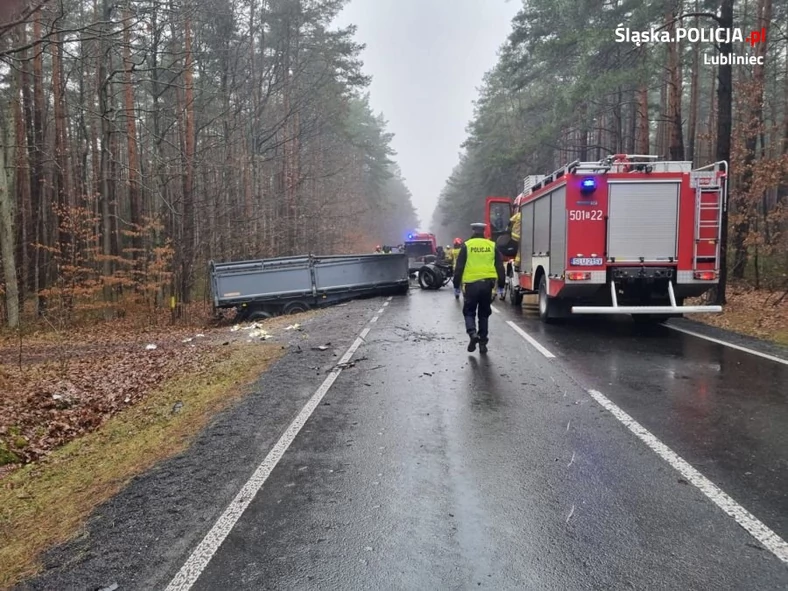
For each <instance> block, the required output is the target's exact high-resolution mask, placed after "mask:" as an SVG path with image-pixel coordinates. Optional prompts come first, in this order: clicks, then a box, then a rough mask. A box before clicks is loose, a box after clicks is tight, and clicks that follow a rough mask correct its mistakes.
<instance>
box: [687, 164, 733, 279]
mask: <svg viewBox="0 0 788 591" xmlns="http://www.w3.org/2000/svg"><path fill="white" fill-rule="evenodd" d="M727 177H728V163H727V162H725V161H720V162H715V163H714V164H709V165H708V166H704V167H702V168H697V169H695V170H693V171H692V173H691V174H690V186H691V187H693V188H694V189H695V235H694V236H693V238H694V240H693V245H692V272H693V276H696V275H697V274H698V273H702V272H703V271H700V270H699V268H698V264H699V263H701V262H704V263H710V262H713V263H714V271H713V272H714V276H715V278H716V277H718V276H719V272H720V248H721V246H720V244H721V241H722V212H723V211H725V209H726V208H727V180H728V179H727ZM704 212H709V214H711V215H709V214H705V213H704ZM701 243H712V244H714V245H715V253H714V257H700V256H698V247H699V246H700V244H701ZM706 272H707V273H708V271H706Z"/></svg>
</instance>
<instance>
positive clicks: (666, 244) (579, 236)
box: [488, 154, 728, 322]
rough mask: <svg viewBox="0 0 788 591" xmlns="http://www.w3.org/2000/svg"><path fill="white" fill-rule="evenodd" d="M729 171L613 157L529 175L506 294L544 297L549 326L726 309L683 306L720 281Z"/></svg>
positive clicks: (722, 166) (720, 166)
mask: <svg viewBox="0 0 788 591" xmlns="http://www.w3.org/2000/svg"><path fill="white" fill-rule="evenodd" d="M727 172H728V165H727V163H726V162H717V163H714V164H710V165H709V166H706V167H703V168H699V169H695V170H693V169H692V163H691V162H678V161H663V160H660V159H659V157H657V156H640V155H625V154H617V155H614V156H610V157H608V158H606V159H603V160H601V161H599V162H580V161H575V162H572V163H570V164H567V165H566V166H563V167H562V168H560V169H558V170H556V171H555V172H553V173H552V174H550V175H547V176H545V177H542V178H540V177H528V178H527V179H526V181H525V187H524V191H523V193H522V194H521V195H519V196H518V197H517V199H516V200H515V203H516V204H517V206H516V208H515V211H516V209H519V210H520V211H521V212H522V238H521V240H520V244H519V249H520V265H519V268H515V267H514V265H513V264H512V262H509V263H508V264H507V282H508V288H509V300H510V301H511V303H512V304H513V305H515V306H520V305H521V304H522V300H523V296H524V295H525V294H538V296H539V297H538V300H539V316H540V318H541V319H542V321H544V322H551V321H552V320H554V319H556V318H563V317H567V316H569V315H571V314H632V315H633V318H635V319H636V320H640V321H647V322H662V321H664V320H666V319H668V318H671V317H678V316H681V315H682V314H685V313H693V314H694V313H699V312H721V311H722V308H721V307H720V306H684V305H683V302H684V299H685V298H688V297H696V296H700V295H702V294H703V293H705V292H707V291H708V290H709V289H711V288H712V287H714V286H715V285H716V284H717V283H718V281H719V261H720V237H721V228H722V224H721V220H722V211H723V209H724V208H725V207H726V204H727V176H728V175H727ZM493 204H494V203H493ZM491 205H492V204H491ZM488 207H490V205H488Z"/></svg>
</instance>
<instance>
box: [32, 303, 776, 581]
mask: <svg viewBox="0 0 788 591" xmlns="http://www.w3.org/2000/svg"><path fill="white" fill-rule="evenodd" d="M526 302H528V300H526ZM380 305H381V301H380V300H378V301H365V302H353V303H352V304H351V305H350V306H349V307H345V308H338V309H334V310H330V311H327V312H326V314H325V315H324V316H323V317H320V318H317V319H315V320H311V321H309V322H308V323H307V324H306V329H307V332H308V333H309V335H305V336H304V337H303V338H304V339H305V340H303V341H302V342H301V344H302V345H303V353H299V354H296V353H295V352H293V351H291V354H289V355H288V356H286V357H285V358H284V359H283V360H282V361H281V362H279V363H278V364H277V365H276V366H275V367H274V368H273V369H272V370H271V372H269V374H266V376H263V377H262V378H261V381H260V387H259V391H258V392H256V393H255V394H253V395H252V396H250V397H249V398H247V399H246V400H244V401H243V402H241V403H240V404H239V405H238V406H236V407H235V408H234V409H231V410H229V411H228V412H227V413H224V414H223V415H222V416H220V417H218V418H217V420H216V421H215V422H214V423H213V424H212V425H211V426H210V427H209V428H208V429H207V430H206V432H205V433H204V434H203V436H202V437H201V438H199V439H198V441H197V442H196V444H195V445H194V446H193V448H192V449H190V450H189V451H188V452H186V453H185V454H183V455H182V456H180V457H178V458H174V459H173V460H170V461H168V462H165V463H163V465H161V466H159V467H158V468H157V469H156V470H155V471H153V472H152V473H150V474H148V475H145V476H143V477H141V478H139V479H135V481H134V482H133V483H132V484H131V485H130V486H129V487H128V488H127V489H126V490H124V491H123V492H122V493H121V494H120V495H118V497H116V498H115V499H113V501H111V502H110V503H109V504H107V505H106V506H104V507H102V508H100V509H99V510H98V511H97V514H96V516H94V518H93V519H92V521H91V523H90V524H89V526H88V528H87V531H86V533H85V535H84V536H82V537H81V538H80V539H78V540H76V541H74V542H72V543H70V544H67V545H65V546H64V547H62V548H59V549H57V550H56V551H54V552H53V553H51V554H50V556H49V558H48V565H49V567H50V568H49V570H48V571H47V572H46V573H44V575H42V576H41V577H39V578H38V579H37V580H35V581H32V582H30V583H29V585H26V586H23V587H22V588H31V589H98V588H100V587H102V586H105V585H107V586H108V585H109V584H110V583H112V582H117V583H118V584H119V587H118V589H119V591H124V590H126V589H163V588H164V587H165V586H166V585H167V583H168V582H169V581H170V579H171V578H172V577H173V576H174V575H175V574H176V572H177V571H178V569H179V568H180V567H181V565H182V564H183V563H184V562H185V561H186V559H187V558H188V556H189V554H190V553H191V551H192V549H193V548H194V547H195V546H196V545H197V544H198V543H199V542H200V540H201V539H202V538H203V536H205V534H206V533H207V532H208V530H209V529H210V528H211V527H212V525H213V524H214V523H215V522H216V520H217V518H218V517H219V515H220V514H221V513H222V511H223V510H224V508H225V507H226V506H227V505H228V504H229V503H230V501H231V500H232V498H233V497H234V496H235V494H236V493H237V492H238V490H240V488H241V486H242V485H243V484H244V482H246V480H247V479H248V478H249V476H250V475H251V473H252V472H253V471H254V470H255V468H256V467H257V465H258V464H259V463H260V462H261V461H262V460H263V458H264V457H265V455H266V454H267V453H268V451H269V450H270V449H271V447H272V446H273V444H274V442H275V441H276V439H277V438H278V437H279V435H281V434H282V432H283V431H284V430H285V428H286V427H287V424H288V423H289V421H291V420H292V419H293V417H294V416H295V415H296V414H297V413H298V411H299V410H300V408H301V407H302V406H303V405H304V404H305V402H306V400H307V399H308V398H309V397H310V396H311V394H312V392H314V391H315V390H316V389H317V388H318V386H319V385H320V383H321V381H322V380H323V379H324V377H325V371H326V369H327V368H330V367H331V365H332V364H333V363H336V361H337V360H336V357H337V356H341V354H342V353H343V352H344V351H345V349H347V347H348V346H349V345H350V344H351V343H352V341H353V339H354V338H355V337H356V336H357V335H358V333H359V331H360V330H361V329H362V328H363V327H364V325H365V323H366V322H367V321H368V320H369V319H370V318H371V317H372V316H373V315H375V314H376V312H375V311H376V309H377V308H379V307H380ZM496 309H497V310H498V312H497V313H496V314H494V315H493V317H492V318H491V341H490V349H491V350H490V354H489V355H488V356H487V357H480V356H479V354H478V353H474V354H469V353H467V352H466V351H465V345H466V343H467V340H466V336H465V335H464V332H463V327H462V317H461V313H460V304H459V303H457V302H455V301H454V299H453V297H452V295H451V293H450V291H449V290H446V289H444V290H441V291H439V292H436V293H428V292H421V291H418V290H417V289H416V290H414V291H413V292H412V293H411V295H410V296H409V297H400V298H394V299H393V301H392V302H391V303H390V305H389V306H388V307H387V308H386V310H385V312H384V313H383V314H382V315H380V319H379V320H378V321H377V322H375V323H373V324H369V325H368V326H369V327H370V330H369V332H368V334H367V335H366V338H365V343H364V344H363V345H362V346H361V347H360V348H359V349H358V351H357V352H356V353H355V355H354V356H353V359H354V360H355V361H356V363H355V364H354V365H352V367H349V368H348V369H345V370H344V371H343V372H342V373H341V374H340V375H339V377H338V378H337V380H336V382H335V383H334V384H333V386H332V387H331V389H330V390H329V391H328V393H327V394H326V396H325V398H323V400H322V402H321V404H320V405H319V406H318V407H317V408H316V410H315V411H314V413H313V414H312V416H311V417H310V418H309V420H308V421H307V422H306V424H305V425H304V427H303V429H302V431H301V432H300V433H299V434H298V435H297V437H296V438H295V440H294V441H293V443H292V445H291V446H290V448H289V449H288V450H287V451H286V453H285V454H284V455H283V457H282V459H281V460H280V461H279V463H278V464H277V465H276V467H275V468H274V469H273V471H272V472H271V474H270V477H269V478H268V479H267V480H266V481H265V483H264V485H263V487H262V489H261V490H260V492H259V493H258V494H257V496H256V497H255V498H254V500H252V502H251V504H250V505H249V507H248V509H247V510H246V511H245V512H244V514H243V515H242V516H241V518H240V520H239V521H238V523H237V524H236V525H235V527H234V528H233V529H232V531H231V532H230V534H229V535H228V537H227V538H226V539H225V541H224V543H223V544H222V545H221V546H220V547H219V549H218V551H217V552H216V554H215V555H214V556H213V558H212V560H211V561H210V562H208V564H207V566H206V567H205V569H204V570H203V571H202V574H201V576H200V577H199V579H198V580H197V582H196V584H195V585H194V587H193V589H205V590H215V589H254V590H258V589H282V590H288V589H299V590H301V589H479V588H483V589H496V590H498V589H561V590H563V589H677V590H679V589H681V590H688V589H698V590H701V589H703V590H706V589H737V590H738V589H758V590H761V589H786V588H788V567H787V566H786V564H784V563H783V562H781V561H780V560H779V559H778V558H777V557H775V556H774V554H772V553H771V552H769V551H768V550H766V549H765V548H763V547H762V546H761V545H760V544H759V543H758V541H757V540H756V539H755V538H754V537H753V536H751V535H750V534H749V533H747V532H746V531H745V530H744V529H743V528H742V527H741V526H739V525H738V524H737V523H736V522H735V521H734V520H733V519H732V518H731V517H729V516H728V515H726V514H725V513H724V512H723V511H722V510H721V509H720V508H718V507H717V506H716V505H715V504H713V503H712V502H711V501H710V500H709V499H708V498H707V497H706V496H705V495H704V494H702V493H701V492H700V491H699V490H698V489H697V488H696V487H695V486H693V485H692V484H690V483H688V482H687V481H686V480H685V479H684V478H682V475H681V474H679V472H677V471H676V470H675V469H674V468H673V467H671V466H670V465H669V464H668V463H667V462H666V461H664V460H663V459H661V458H660V457H658V456H657V455H656V454H655V453H654V452H653V451H652V450H651V449H649V448H648V447H647V446H646V445H645V444H644V443H643V442H642V441H640V440H639V439H638V438H637V437H635V436H634V435H633V433H631V432H630V431H629V430H627V429H626V427H624V425H622V424H621V423H620V422H619V421H618V420H617V419H616V418H614V417H613V416H612V415H611V413H610V412H608V410H605V409H604V408H602V406H600V405H599V404H598V403H597V402H596V401H595V400H594V399H593V398H592V397H591V396H590V395H589V393H588V390H589V389H594V390H598V391H600V392H601V393H603V394H604V395H605V396H606V397H608V398H609V399H610V400H611V401H613V402H614V403H615V404H617V405H618V406H620V407H621V408H622V409H623V410H624V411H626V412H627V413H629V414H630V415H631V416H632V417H633V418H634V419H635V420H637V421H638V422H640V424H642V425H643V426H644V427H646V428H647V429H648V430H649V431H651V433H653V434H654V435H655V436H656V437H657V438H659V440H661V441H662V442H663V443H664V444H665V445H667V446H668V447H670V448H671V449H672V450H673V451H675V452H676V453H678V454H679V455H680V456H681V457H682V458H684V459H685V460H686V461H688V462H689V463H690V464H692V466H694V467H695V468H696V469H698V470H699V471H700V472H701V473H702V474H703V475H704V476H706V477H707V478H709V479H710V480H711V481H713V482H714V483H715V484H717V485H718V486H719V487H720V488H721V489H722V490H724V491H725V492H727V493H728V494H729V495H730V496H731V497H733V499H735V501H737V502H738V503H740V504H741V505H742V506H743V507H744V508H746V509H748V510H749V511H750V512H752V513H753V514H754V515H755V517H757V518H758V519H760V520H761V521H762V522H764V523H765V524H766V525H767V526H768V527H770V528H771V529H772V530H774V531H775V532H776V533H777V534H778V535H780V536H782V537H783V539H785V538H786V537H788V470H787V469H786V468H788V445H786V443H788V400H786V397H788V394H787V391H788V388H786V384H788V365H784V364H780V363H777V362H774V361H769V360H767V359H762V358H759V357H756V356H753V355H750V354H748V353H744V352H741V351H737V350H734V349H731V348H728V347H724V346H722V345H718V344H715V343H710V342H708V341H704V340H702V339H698V338H696V337H692V336H688V335H686V334H683V333H679V332H676V331H673V330H670V329H669V328H665V327H654V328H650V329H642V328H636V327H634V326H633V325H632V324H631V323H630V322H629V321H617V322H612V323H611V322H609V321H605V320H602V319H591V320H583V321H579V322H578V321H573V322H572V323H571V324H567V325H557V326H544V325H542V324H540V323H539V321H538V319H536V313H535V309H534V308H533V306H531V305H530V304H529V303H526V305H525V306H524V307H523V308H522V309H520V310H514V309H512V308H511V307H510V306H509V304H508V303H501V302H498V303H496ZM506 321H511V322H513V323H514V324H516V325H517V326H519V327H521V328H522V329H524V330H525V331H527V332H528V334H530V335H531V336H532V337H534V338H535V339H536V340H537V341H538V342H539V343H541V344H542V345H543V346H544V347H546V348H547V349H548V350H549V351H550V352H551V353H552V354H554V355H555V358H547V357H545V356H544V355H543V354H542V353H541V352H540V351H539V350H538V349H537V348H535V347H534V346H533V345H532V344H531V343H529V342H527V341H526V340H524V339H523V338H522V337H521V336H520V335H519V334H518V333H517V332H516V331H515V330H514V329H513V328H512V327H511V326H509V325H507V324H506ZM692 329H693V330H696V329H695V328H694V327H693V328H692ZM716 336H717V337H719V334H716ZM328 339H330V340H331V341H332V347H334V348H335V349H334V352H333V354H332V355H330V354H331V351H328V352H325V353H320V352H313V351H311V346H313V345H316V344H321V343H323V342H324V341H326V340H328ZM290 346H291V347H292V346H293V343H291V344H290ZM327 355H330V356H329V357H328V358H326V356H327ZM332 359H333V361H332Z"/></svg>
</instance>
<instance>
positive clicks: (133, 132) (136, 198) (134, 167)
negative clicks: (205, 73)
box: [123, 7, 142, 261]
mask: <svg viewBox="0 0 788 591" xmlns="http://www.w3.org/2000/svg"><path fill="white" fill-rule="evenodd" d="M131 25H132V20H131V11H130V10H129V9H128V7H127V8H126V9H125V10H124V15H123V86H124V93H123V97H124V102H125V113H124V115H125V117H126V147H127V150H128V159H129V209H130V214H131V220H130V221H131V231H132V232H133V234H132V240H131V244H132V249H133V250H132V258H133V259H134V260H135V261H136V260H138V259H139V257H140V256H141V250H142V235H141V233H140V232H141V229H142V202H141V195H140V170H139V158H138V156H137V128H136V124H135V121H134V117H135V109H134V89H133V86H132V84H133V83H132V79H131V70H132V68H133V66H134V64H133V62H132V61H131Z"/></svg>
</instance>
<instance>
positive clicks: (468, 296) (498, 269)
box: [453, 224, 506, 353]
mask: <svg viewBox="0 0 788 591" xmlns="http://www.w3.org/2000/svg"><path fill="white" fill-rule="evenodd" d="M485 227H486V225H485V224H472V225H471V228H473V236H472V237H471V238H470V239H468V240H467V241H466V242H465V244H463V245H462V248H460V252H459V254H458V256H457V263H456V265H455V267H454V281H453V282H454V288H455V289H460V287H461V286H462V289H463V291H464V292H465V303H464V305H463V308H462V314H463V316H464V317H465V330H466V332H467V333H468V337H469V338H470V342H469V343H468V352H469V353H472V352H473V351H475V350H476V345H477V344H478V345H479V352H480V353H487V343H488V341H489V331H488V324H489V319H490V315H491V314H492V297H493V296H492V292H493V288H494V287H495V286H496V283H497V285H498V293H499V294H500V293H503V288H504V285H505V281H506V275H505V271H504V267H503V257H501V253H500V252H499V251H498V249H497V248H496V247H495V243H494V242H493V241H492V240H487V239H486V238H485V237H484V229H485ZM477 315H478V318H479V326H478V329H477V326H476V317H477Z"/></svg>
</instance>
